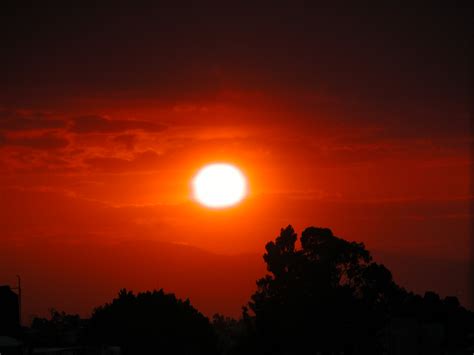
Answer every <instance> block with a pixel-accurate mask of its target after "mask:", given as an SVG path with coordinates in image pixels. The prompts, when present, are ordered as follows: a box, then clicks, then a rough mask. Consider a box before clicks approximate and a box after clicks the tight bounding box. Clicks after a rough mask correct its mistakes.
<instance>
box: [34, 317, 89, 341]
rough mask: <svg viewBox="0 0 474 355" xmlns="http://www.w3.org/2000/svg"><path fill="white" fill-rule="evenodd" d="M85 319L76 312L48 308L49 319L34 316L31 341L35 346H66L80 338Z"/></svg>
mask: <svg viewBox="0 0 474 355" xmlns="http://www.w3.org/2000/svg"><path fill="white" fill-rule="evenodd" d="M84 326H85V321H84V320H83V319H81V318H80V317H79V315H77V314H66V313H65V312H60V311H57V310H56V309H54V308H52V309H50V319H46V318H39V317H35V318H34V319H33V321H32V323H31V330H32V334H31V343H32V344H34V345H36V346H68V345H74V344H75V343H76V342H77V341H79V340H82V339H81V338H82V336H83V330H84Z"/></svg>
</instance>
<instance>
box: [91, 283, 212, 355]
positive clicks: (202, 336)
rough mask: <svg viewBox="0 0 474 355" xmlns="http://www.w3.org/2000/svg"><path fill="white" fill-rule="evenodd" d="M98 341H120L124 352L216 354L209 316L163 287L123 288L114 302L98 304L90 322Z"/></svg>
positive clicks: (105, 342) (92, 338)
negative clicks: (157, 289) (99, 305)
mask: <svg viewBox="0 0 474 355" xmlns="http://www.w3.org/2000/svg"><path fill="white" fill-rule="evenodd" d="M88 331H89V339H90V341H91V342H92V343H95V344H108V345H118V346H120V347H121V349H122V352H123V354H154V353H160V354H161V353H169V354H206V355H207V354H210V355H212V354H215V353H216V351H217V350H216V337H215V334H214V330H213V328H212V326H211V324H210V323H209V320H208V319H207V318H206V317H205V316H203V315H202V314H201V313H199V312H198V311H197V310H196V309H195V308H194V307H192V306H191V304H190V302H189V300H185V301H181V300H179V299H177V298H176V297H175V296H174V294H165V293H164V292H163V290H159V291H153V292H144V293H138V294H137V295H134V294H133V293H132V292H130V291H127V290H125V289H122V290H121V291H120V292H119V294H118V297H117V298H115V299H114V300H113V301H112V303H109V304H106V305H105V306H102V307H99V308H97V309H96V310H95V311H94V313H93V315H92V317H91V319H90V324H89V329H88Z"/></svg>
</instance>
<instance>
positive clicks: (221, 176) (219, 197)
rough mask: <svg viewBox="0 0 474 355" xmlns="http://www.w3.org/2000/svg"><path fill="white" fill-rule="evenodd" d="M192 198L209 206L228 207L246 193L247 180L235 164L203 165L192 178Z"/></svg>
mask: <svg viewBox="0 0 474 355" xmlns="http://www.w3.org/2000/svg"><path fill="white" fill-rule="evenodd" d="M193 194H194V198H195V199H196V200H197V201H198V202H199V203H201V204H203V205H204V206H207V207H210V208H223V207H230V206H232V205H235V204H237V203H238V202H240V201H241V200H242V199H243V198H244V197H245V195H246V194H247V181H246V179H245V176H244V175H243V174H242V172H241V171H240V170H239V169H237V168H236V167H235V166H233V165H230V164H225V163H216V164H209V165H206V166H205V167H203V168H202V169H201V170H199V172H198V173H197V174H196V176H195V177H194V179H193Z"/></svg>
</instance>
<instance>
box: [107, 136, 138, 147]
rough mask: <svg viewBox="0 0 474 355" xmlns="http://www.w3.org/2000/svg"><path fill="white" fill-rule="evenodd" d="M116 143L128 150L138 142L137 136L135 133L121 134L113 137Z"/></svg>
mask: <svg viewBox="0 0 474 355" xmlns="http://www.w3.org/2000/svg"><path fill="white" fill-rule="evenodd" d="M112 141H114V142H115V143H118V144H120V145H121V146H124V147H125V148H126V149H128V150H133V148H135V144H136V142H137V136H136V135H134V134H121V135H119V136H116V137H114V138H113V139H112Z"/></svg>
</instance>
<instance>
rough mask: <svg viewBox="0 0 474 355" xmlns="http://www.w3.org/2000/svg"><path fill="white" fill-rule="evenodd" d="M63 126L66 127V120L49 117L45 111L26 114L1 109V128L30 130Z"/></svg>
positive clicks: (6, 129) (5, 129)
mask: <svg viewBox="0 0 474 355" xmlns="http://www.w3.org/2000/svg"><path fill="white" fill-rule="evenodd" d="M63 127H65V122H64V121H62V120H58V119H51V118H48V117H47V115H45V114H43V113H37V114H31V115H25V114H22V113H20V112H17V111H11V110H0V130H4V131H29V130H47V129H58V128H63Z"/></svg>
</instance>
